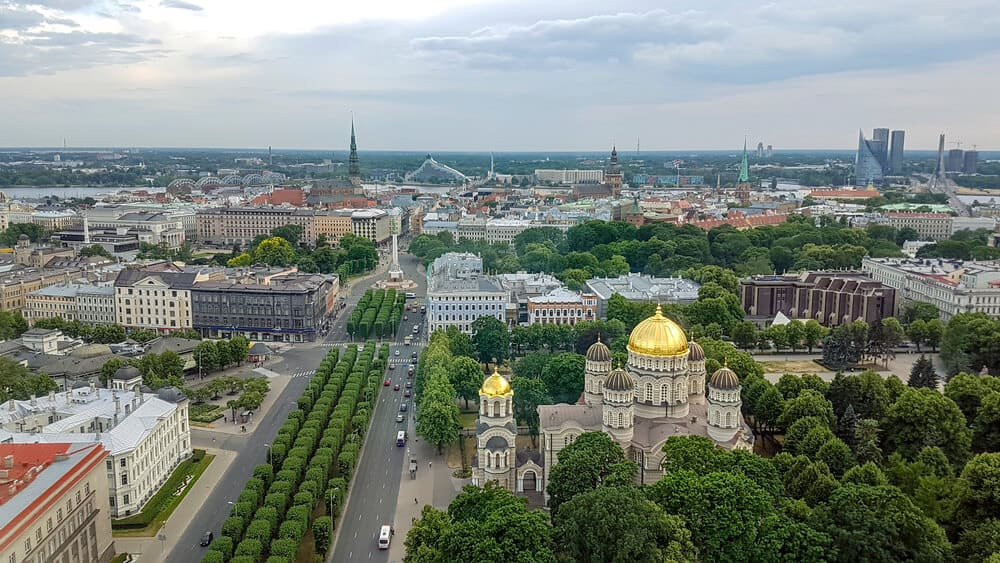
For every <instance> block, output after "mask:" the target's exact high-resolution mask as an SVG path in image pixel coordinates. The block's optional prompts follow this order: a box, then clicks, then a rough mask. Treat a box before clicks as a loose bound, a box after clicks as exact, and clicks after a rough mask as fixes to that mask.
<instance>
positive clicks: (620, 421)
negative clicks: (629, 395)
mask: <svg viewBox="0 0 1000 563" xmlns="http://www.w3.org/2000/svg"><path fill="white" fill-rule="evenodd" d="M618 428H625V415H624V414H622V413H618Z"/></svg>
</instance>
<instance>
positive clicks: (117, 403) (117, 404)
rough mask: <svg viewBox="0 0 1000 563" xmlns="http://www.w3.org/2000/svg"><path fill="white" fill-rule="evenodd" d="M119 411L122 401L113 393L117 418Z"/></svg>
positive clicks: (120, 410)
mask: <svg viewBox="0 0 1000 563" xmlns="http://www.w3.org/2000/svg"><path fill="white" fill-rule="evenodd" d="M120 412H122V402H121V399H119V398H118V394H117V393H115V415H116V416H115V418H118V416H117V415H118V413H120ZM115 424H118V423H117V422H115Z"/></svg>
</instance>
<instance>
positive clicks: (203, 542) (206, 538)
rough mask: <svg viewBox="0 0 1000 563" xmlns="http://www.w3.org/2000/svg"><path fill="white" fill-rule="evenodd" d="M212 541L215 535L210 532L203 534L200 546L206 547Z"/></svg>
mask: <svg viewBox="0 0 1000 563" xmlns="http://www.w3.org/2000/svg"><path fill="white" fill-rule="evenodd" d="M214 539H215V534H213V533H212V532H205V535H203V536H201V546H202V547H208V545H209V544H210V543H212V540H214Z"/></svg>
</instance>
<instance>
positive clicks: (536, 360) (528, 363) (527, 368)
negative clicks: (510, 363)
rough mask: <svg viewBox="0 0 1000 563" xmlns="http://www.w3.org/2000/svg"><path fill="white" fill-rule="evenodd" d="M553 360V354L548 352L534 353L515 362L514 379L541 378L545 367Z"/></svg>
mask: <svg viewBox="0 0 1000 563" xmlns="http://www.w3.org/2000/svg"><path fill="white" fill-rule="evenodd" d="M550 359H552V354H549V353H548V352H532V353H530V354H526V355H525V356H524V357H523V358H521V359H519V360H517V361H516V362H514V367H513V368H512V369H513V372H514V379H515V380H516V379H521V378H536V379H537V378H540V377H542V371H544V370H545V366H546V365H547V364H548V363H549V360H550Z"/></svg>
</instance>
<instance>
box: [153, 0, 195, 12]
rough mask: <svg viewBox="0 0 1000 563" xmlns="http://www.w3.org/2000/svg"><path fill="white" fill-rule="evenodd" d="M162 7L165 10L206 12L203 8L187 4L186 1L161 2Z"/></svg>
mask: <svg viewBox="0 0 1000 563" xmlns="http://www.w3.org/2000/svg"><path fill="white" fill-rule="evenodd" d="M160 6H162V7H164V8H176V9H178V10H191V11H192V12H200V11H202V10H204V8H202V7H201V6H199V5H197V4H192V3H190V2H185V1H184V0H161V1H160Z"/></svg>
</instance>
